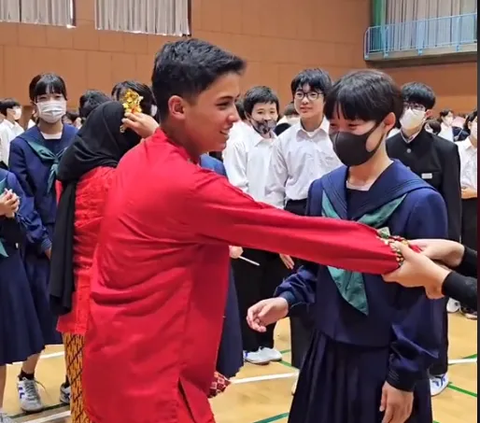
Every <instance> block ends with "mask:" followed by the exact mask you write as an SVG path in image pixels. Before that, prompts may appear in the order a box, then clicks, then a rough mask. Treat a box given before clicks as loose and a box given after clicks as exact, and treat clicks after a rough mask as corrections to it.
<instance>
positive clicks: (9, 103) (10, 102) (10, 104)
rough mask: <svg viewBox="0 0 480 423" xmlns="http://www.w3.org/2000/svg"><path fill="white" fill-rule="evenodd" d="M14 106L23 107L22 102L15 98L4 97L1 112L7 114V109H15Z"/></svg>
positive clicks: (1, 102) (1, 101) (0, 106)
mask: <svg viewBox="0 0 480 423" xmlns="http://www.w3.org/2000/svg"><path fill="white" fill-rule="evenodd" d="M14 107H21V105H20V103H19V102H18V101H17V100H15V99H14V98H4V99H2V100H0V113H1V114H2V115H4V116H7V109H13V108H14Z"/></svg>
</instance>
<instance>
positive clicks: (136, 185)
mask: <svg viewBox="0 0 480 423" xmlns="http://www.w3.org/2000/svg"><path fill="white" fill-rule="evenodd" d="M195 159H196V158H192V157H189V156H188V154H187V152H186V151H185V150H184V149H183V148H182V147H180V146H177V145H174V144H173V143H172V142H170V141H169V140H168V139H167V137H166V135H165V134H164V133H163V132H162V131H161V130H158V131H157V132H156V133H155V135H154V136H153V137H152V138H151V139H149V140H147V141H145V142H144V143H142V144H141V145H140V146H138V147H137V148H135V149H133V150H132V151H130V152H129V153H127V155H125V156H124V158H123V160H122V161H121V162H120V165H119V166H118V168H117V172H116V175H115V179H114V181H113V183H112V186H111V189H110V192H109V195H108V198H107V204H106V208H105V212H104V219H103V222H102V225H101V230H100V234H99V241H98V248H97V252H96V257H95V260H94V266H93V269H92V270H93V276H92V292H91V304H90V305H91V314H90V320H89V324H88V328H87V333H86V342H85V344H86V345H85V355H84V378H83V382H84V394H85V398H86V407H87V411H88V413H89V415H90V418H91V419H92V421H94V422H95V423H122V422H130V421H132V422H135V423H212V422H214V417H213V414H212V411H211V409H210V404H209V401H208V398H207V396H208V392H209V388H210V383H211V381H212V375H213V374H214V371H215V362H216V354H217V349H218V345H219V341H220V334H221V330H222V321H223V313H224V310H225V299H226V293H227V288H228V276H229V274H228V270H229V253H228V245H229V244H230V245H242V246H244V247H250V248H257V249H264V250H267V251H278V252H281V253H285V254H289V255H291V256H293V257H299V258H302V259H305V260H310V261H313V262H319V263H322V264H325V265H330V266H335V267H341V268H345V269H347V270H353V271H358V272H362V273H376V274H383V273H388V272H391V271H393V270H394V269H396V268H397V267H398V262H397V256H396V255H395V254H394V252H393V251H392V250H391V248H390V247H389V246H387V245H386V244H385V243H384V242H383V241H381V240H380V239H379V238H378V236H377V232H376V231H375V230H373V229H371V228H369V227H367V226H363V225H361V224H356V223H352V222H346V221H342V220H334V219H324V218H308V217H300V216H296V215H293V214H291V213H288V212H284V211H282V210H277V209H275V208H273V207H270V206H267V205H266V204H261V203H257V202H255V201H253V200H252V199H251V198H250V197H249V196H248V195H246V194H244V193H242V192H241V191H240V190H238V189H236V188H234V187H232V186H231V185H230V184H229V183H228V181H227V180H226V179H225V178H222V177H221V176H219V175H217V174H215V173H214V172H211V171H209V170H205V169H202V168H200V167H199V166H197V165H195V163H192V162H195V161H196V160H195Z"/></svg>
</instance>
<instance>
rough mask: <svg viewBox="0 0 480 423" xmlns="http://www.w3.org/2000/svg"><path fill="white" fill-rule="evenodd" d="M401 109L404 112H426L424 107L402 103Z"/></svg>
mask: <svg viewBox="0 0 480 423" xmlns="http://www.w3.org/2000/svg"><path fill="white" fill-rule="evenodd" d="M403 109H404V110H407V109H412V110H417V111H419V112H425V111H426V110H427V109H426V108H425V106H423V105H422V104H418V103H403Z"/></svg>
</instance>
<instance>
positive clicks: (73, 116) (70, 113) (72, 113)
mask: <svg viewBox="0 0 480 423" xmlns="http://www.w3.org/2000/svg"><path fill="white" fill-rule="evenodd" d="M65 117H66V118H67V119H68V120H70V121H72V122H75V121H76V120H77V119H78V118H79V117H80V116H79V114H78V112H77V111H76V110H67V111H66V112H65Z"/></svg>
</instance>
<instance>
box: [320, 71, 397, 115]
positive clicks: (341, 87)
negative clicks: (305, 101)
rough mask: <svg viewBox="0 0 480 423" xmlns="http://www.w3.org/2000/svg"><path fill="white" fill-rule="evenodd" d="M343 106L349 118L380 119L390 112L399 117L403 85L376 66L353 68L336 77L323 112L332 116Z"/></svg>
mask: <svg viewBox="0 0 480 423" xmlns="http://www.w3.org/2000/svg"><path fill="white" fill-rule="evenodd" d="M338 110H340V111H341V113H342V115H343V117H344V118H345V119H347V120H357V119H358V120H363V121H365V122H370V121H375V122H376V123H380V122H381V121H382V120H383V119H385V117H386V116H387V115H388V114H389V113H394V114H395V117H396V118H397V120H398V119H400V117H401V116H402V114H403V100H402V94H401V92H400V88H398V86H397V85H396V84H395V82H394V81H393V79H392V78H391V77H390V76H388V75H387V74H385V73H383V72H380V71H377V70H360V71H354V72H350V73H349V74H347V75H345V76H343V77H342V78H340V80H339V81H337V82H336V83H335V84H334V85H333V87H332V89H331V90H330V93H329V94H328V95H327V97H326V98H325V106H324V114H325V116H326V118H327V119H329V120H330V119H332V117H333V115H334V114H335V112H336V111H338Z"/></svg>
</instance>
